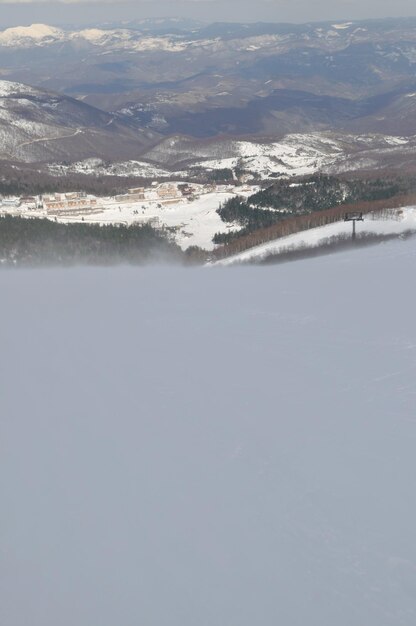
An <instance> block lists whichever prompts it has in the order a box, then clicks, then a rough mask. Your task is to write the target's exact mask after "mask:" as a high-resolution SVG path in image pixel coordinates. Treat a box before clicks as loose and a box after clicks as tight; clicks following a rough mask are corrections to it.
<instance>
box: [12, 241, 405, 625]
mask: <svg viewBox="0 0 416 626" xmlns="http://www.w3.org/2000/svg"><path fill="white" fill-rule="evenodd" d="M415 260H416V246H415V243H414V241H412V240H410V241H408V242H405V243H401V242H394V243H390V244H386V245H384V246H378V247H377V248H371V249H366V250H360V251H358V252H354V253H345V254H339V255H335V256H331V257H324V258H319V259H314V260H309V261H302V262H296V263H293V264H289V265H280V266H271V267H261V268H258V267H242V268H235V269H230V270H226V269H188V270H185V269H167V268H160V267H159V268H138V269H120V268H118V269H71V270H56V271H55V270H44V271H40V270H33V271H23V270H21V271H2V272H0V290H1V294H2V304H1V309H0V345H1V361H0V364H1V365H0V368H1V369H0V390H1V395H0V412H1V433H0V435H1V449H0V480H1V483H0V485H1V503H2V515H1V517H2V521H1V533H0V537H1V539H0V542H1V554H2V557H1V563H2V564H1V576H2V584H1V591H0V605H1V607H2V608H1V615H2V618H1V621H2V623H3V624H4V625H5V626H137V625H138V624H140V625H144V626H165V625H169V626H172V625H173V626H195V625H198V626H234V625H235V626H253V625H259V626H265V625H273V626H275V625H276V624H281V625H282V626H283V625H287V626H289V625H290V626H305V624H308V625H310V626H326V625H328V626H329V625H331V624H334V625H335V624H336V626H352V625H354V626H393V625H394V626H398V625H405V626H411V625H412V626H413V624H414V623H415V619H416V543H415V541H414V529H415V527H416V504H415V498H414V480H415V478H414V477H415V472H416V454H415V444H416V418H415V414H416V413H415V398H416V381H415V373H416V324H415V305H416V292H415V289H414V267H415Z"/></svg>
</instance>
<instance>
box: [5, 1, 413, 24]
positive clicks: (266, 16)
mask: <svg viewBox="0 0 416 626" xmlns="http://www.w3.org/2000/svg"><path fill="white" fill-rule="evenodd" d="M97 12H98V15H97ZM411 16H416V5H415V3H414V2H410V1H408V0H399V1H398V2H396V3H395V5H394V10H393V9H392V6H391V3H389V2H386V1H384V0H381V1H378V2H376V1H375V0H367V1H366V2H358V1H356V0H349V1H341V0H339V1H338V2H335V3H334V2H333V3H330V2H328V1H327V0H319V1H318V2H315V3H310V2H307V0H297V1H295V2H291V3H289V2H287V1H286V0H282V1H280V0H277V1H273V0H272V1H268V2H267V1H262V2H259V3H256V4H255V6H254V5H253V4H252V3H250V2H248V1H246V0H244V1H243V2H237V1H236V0H228V1H225V2H218V1H217V0H212V1H209V0H188V1H179V2H177V1H171V2H169V1H164V2H150V1H147V0H142V1H140V2H117V1H116V2H105V1H100V0H98V1H94V0H83V1H81V2H78V1H76V0H74V1H72V2H71V1H69V2H60V1H59V0H58V1H55V2H31V1H30V0H22V1H19V2H3V1H2V0H0V28H6V27H10V26H17V25H28V24H31V23H36V22H46V23H50V24H57V25H65V24H94V23H103V22H120V21H131V20H138V19H147V18H172V17H178V18H184V19H193V20H200V21H203V22H215V21H229V22H257V21H263V22H276V23H278V22H293V23H303V22H311V21H313V22H320V21H331V20H358V19H381V18H389V17H391V18H400V17H411Z"/></svg>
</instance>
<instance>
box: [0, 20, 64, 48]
mask: <svg viewBox="0 0 416 626" xmlns="http://www.w3.org/2000/svg"><path fill="white" fill-rule="evenodd" d="M63 35H64V32H63V31H62V30H61V29H59V28H55V27H54V26H48V25H47V24H32V25H31V26H15V27H13V28H6V30H4V31H2V32H0V45H3V46H13V45H15V44H22V43H23V44H24V42H25V41H26V42H28V43H33V42H41V41H42V40H45V39H48V40H50V39H60V38H61V37H62V36H63Z"/></svg>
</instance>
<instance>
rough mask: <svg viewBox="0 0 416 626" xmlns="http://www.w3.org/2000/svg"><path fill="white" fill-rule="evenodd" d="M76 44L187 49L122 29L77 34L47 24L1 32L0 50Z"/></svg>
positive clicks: (168, 38)
mask: <svg viewBox="0 0 416 626" xmlns="http://www.w3.org/2000/svg"><path fill="white" fill-rule="evenodd" d="M79 40H84V41H85V42H88V43H90V44H91V45H96V46H107V45H110V46H111V45H113V46H115V47H119V48H128V49H132V50H137V51H140V50H153V49H163V50H168V51H173V52H175V51H179V50H182V49H183V48H184V47H186V46H187V45H188V44H187V43H182V42H179V41H177V40H176V38H175V37H174V36H160V37H152V36H143V35H142V34H140V33H137V32H136V31H132V30H128V29H123V28H120V29H108V30H104V29H100V28H88V29H83V30H79V31H65V30H62V29H60V28H55V27H53V26H48V25H47V24H32V25H31V26H18V27H14V28H7V29H6V30H4V31H1V32H0V46H3V47H8V48H30V47H38V46H48V45H51V44H54V43H59V42H71V41H79Z"/></svg>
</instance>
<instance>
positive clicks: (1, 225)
mask: <svg viewBox="0 0 416 626" xmlns="http://www.w3.org/2000/svg"><path fill="white" fill-rule="evenodd" d="M158 260H160V261H169V262H180V261H181V260H182V253H181V251H180V249H179V248H178V247H177V246H176V244H174V243H173V242H171V241H170V240H169V239H168V238H167V237H166V236H165V235H164V234H163V233H160V232H158V231H156V230H154V229H153V228H151V227H150V226H148V225H144V226H136V225H134V226H130V227H127V226H122V225H118V226H99V225H91V224H59V223H55V222H51V221H50V220H47V219H24V218H20V217H11V216H6V217H1V218H0V263H1V264H2V265H3V266H10V265H18V266H27V265H74V264H90V265H107V264H118V263H131V264H139V263H145V262H148V261H158Z"/></svg>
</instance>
